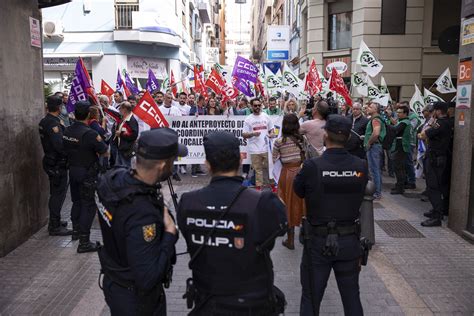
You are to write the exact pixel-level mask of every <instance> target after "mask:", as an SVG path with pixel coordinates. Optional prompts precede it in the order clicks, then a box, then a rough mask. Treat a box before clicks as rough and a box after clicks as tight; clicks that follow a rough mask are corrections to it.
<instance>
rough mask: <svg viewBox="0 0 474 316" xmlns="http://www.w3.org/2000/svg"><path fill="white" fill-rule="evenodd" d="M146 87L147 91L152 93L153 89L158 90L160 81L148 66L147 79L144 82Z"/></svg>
mask: <svg viewBox="0 0 474 316" xmlns="http://www.w3.org/2000/svg"><path fill="white" fill-rule="evenodd" d="M146 89H147V90H148V92H150V93H153V91H156V90H160V83H159V82H158V80H157V79H156V77H155V74H154V73H153V71H152V70H151V69H150V68H148V80H147V82H146Z"/></svg>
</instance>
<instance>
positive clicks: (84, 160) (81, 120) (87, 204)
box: [63, 101, 107, 253]
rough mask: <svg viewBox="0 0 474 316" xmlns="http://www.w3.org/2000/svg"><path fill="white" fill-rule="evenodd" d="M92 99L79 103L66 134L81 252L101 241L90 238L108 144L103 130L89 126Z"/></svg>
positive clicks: (75, 232) (76, 234)
mask: <svg viewBox="0 0 474 316" xmlns="http://www.w3.org/2000/svg"><path fill="white" fill-rule="evenodd" d="M90 106H91V104H90V103H89V102H88V101H79V102H77V103H76V104H75V109H74V116H75V117H76V121H75V122H74V124H72V125H71V126H69V127H67V128H66V130H65V131H64V135H63V144H64V150H65V151H66V152H67V156H68V162H69V178H70V187H71V199H72V209H71V220H72V240H76V239H79V246H78V247H77V252H78V253H84V252H93V251H97V249H98V247H99V243H98V242H96V243H92V242H91V241H90V233H91V226H92V222H93V221H94V217H95V214H96V210H97V204H96V203H95V189H96V182H97V175H98V173H99V157H98V156H99V155H104V154H106V152H107V145H106V144H105V143H104V140H103V139H102V138H101V137H100V136H99V134H98V133H97V132H96V131H95V130H93V129H92V128H90V127H89V126H88V124H87V123H88V120H89V107H90Z"/></svg>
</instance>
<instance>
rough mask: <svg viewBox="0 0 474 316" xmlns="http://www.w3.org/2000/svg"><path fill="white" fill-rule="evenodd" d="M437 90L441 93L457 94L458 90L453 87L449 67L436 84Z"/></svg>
mask: <svg viewBox="0 0 474 316" xmlns="http://www.w3.org/2000/svg"><path fill="white" fill-rule="evenodd" d="M435 84H436V90H438V92H439V93H443V94H444V93H453V92H456V88H455V87H454V85H453V82H452V80H451V72H450V71H449V67H448V68H446V70H445V71H444V72H443V73H442V74H441V76H439V78H438V79H437V80H436V82H435Z"/></svg>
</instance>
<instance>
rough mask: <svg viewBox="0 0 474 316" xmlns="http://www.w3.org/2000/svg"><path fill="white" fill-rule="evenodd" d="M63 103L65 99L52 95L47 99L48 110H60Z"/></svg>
mask: <svg viewBox="0 0 474 316" xmlns="http://www.w3.org/2000/svg"><path fill="white" fill-rule="evenodd" d="M61 104H63V99H62V98H60V97H58V96H57V95H51V96H49V97H48V98H47V99H46V107H47V108H48V112H57V111H59V109H60V108H61Z"/></svg>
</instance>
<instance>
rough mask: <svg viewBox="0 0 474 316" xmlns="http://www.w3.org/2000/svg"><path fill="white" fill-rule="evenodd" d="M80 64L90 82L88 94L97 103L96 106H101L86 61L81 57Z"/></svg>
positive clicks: (87, 89)
mask: <svg viewBox="0 0 474 316" xmlns="http://www.w3.org/2000/svg"><path fill="white" fill-rule="evenodd" d="M79 62H80V63H81V67H82V70H83V72H84V74H85V75H86V78H87V80H88V81H89V86H90V87H88V88H86V92H87V94H88V95H89V96H90V99H91V100H92V101H93V102H94V103H95V105H98V104H99V99H97V95H96V94H95V89H94V85H93V84H92V80H91V77H90V76H89V72H88V71H87V69H86V65H84V61H83V60H82V58H81V57H79Z"/></svg>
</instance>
